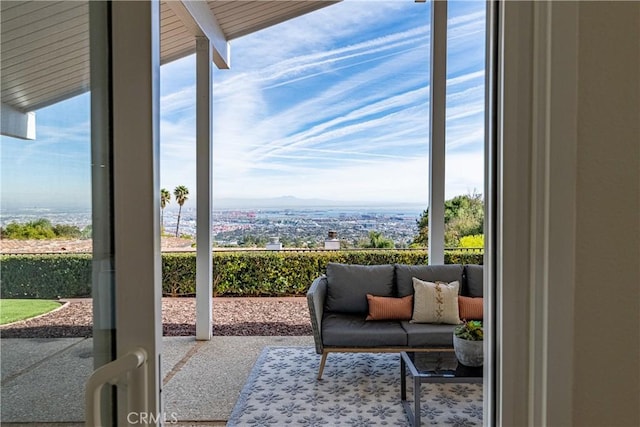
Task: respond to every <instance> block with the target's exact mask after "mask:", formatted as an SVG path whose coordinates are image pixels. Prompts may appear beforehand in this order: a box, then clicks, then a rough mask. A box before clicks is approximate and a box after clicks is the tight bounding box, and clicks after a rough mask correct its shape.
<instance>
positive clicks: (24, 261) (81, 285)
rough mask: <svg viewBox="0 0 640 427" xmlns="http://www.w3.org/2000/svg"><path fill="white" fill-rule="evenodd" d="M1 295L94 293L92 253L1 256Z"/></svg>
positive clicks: (73, 295)
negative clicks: (92, 287) (92, 284)
mask: <svg viewBox="0 0 640 427" xmlns="http://www.w3.org/2000/svg"><path fill="white" fill-rule="evenodd" d="M0 281H1V285H0V297H1V298H41V299H55V298H72V297H73V298H80V297H90V296H91V255H89V254H72V255H67V254H62V255H57V254H56V255H53V254H46V255H9V256H1V257H0Z"/></svg>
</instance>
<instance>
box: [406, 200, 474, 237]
mask: <svg viewBox="0 0 640 427" xmlns="http://www.w3.org/2000/svg"><path fill="white" fill-rule="evenodd" d="M416 222H417V225H418V235H417V236H415V237H414V239H413V243H412V246H427V245H428V243H429V209H426V210H424V211H423V212H422V215H420V218H419V219H418V220H417V221H416ZM483 226H484V201H483V200H482V195H480V194H475V193H474V194H467V195H463V196H456V197H454V198H453V199H449V200H446V201H445V202H444V245H445V246H446V247H459V246H460V239H461V238H463V237H464V236H473V235H481V234H482V233H483ZM476 241H478V240H476Z"/></svg>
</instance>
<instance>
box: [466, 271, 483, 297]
mask: <svg viewBox="0 0 640 427" xmlns="http://www.w3.org/2000/svg"><path fill="white" fill-rule="evenodd" d="M464 269H465V273H466V276H467V280H466V283H465V285H464V287H463V289H462V295H466V296H469V297H481V296H482V291H483V286H482V283H483V280H484V279H483V277H484V276H483V268H482V266H481V265H475V264H467V265H465V266H464Z"/></svg>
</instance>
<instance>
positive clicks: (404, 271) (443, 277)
mask: <svg viewBox="0 0 640 427" xmlns="http://www.w3.org/2000/svg"><path fill="white" fill-rule="evenodd" d="M414 278H416V279H418V281H425V282H433V283H436V282H438V283H439V282H442V283H447V284H448V283H451V282H455V281H457V282H458V283H459V285H460V286H459V288H458V289H459V290H458V293H459V295H462V296H466V297H474V298H473V299H472V300H473V301H475V302H476V303H479V304H480V309H481V307H482V299H479V298H478V297H482V295H483V269H482V266H481V265H461V264H447V265H435V266H431V265H406V264H395V265H392V264H385V265H370V266H365V265H353V264H352V265H349V264H338V263H329V264H328V265H327V274H326V275H323V276H321V277H318V278H317V279H316V280H314V281H313V283H312V285H311V287H310V288H309V291H308V292H307V302H308V304H309V314H310V316H311V326H312V329H313V337H314V340H315V345H316V352H317V353H318V354H322V359H321V362H320V369H319V372H318V379H321V377H322V371H323V370H324V365H325V362H326V359H327V355H328V354H329V353H331V352H400V351H432V350H442V349H447V350H449V349H452V348H453V329H454V328H455V324H442V323H414V322H413V321H409V319H406V320H367V316H368V315H370V308H371V307H370V302H371V303H373V300H369V299H368V298H367V294H369V296H370V297H371V296H372V295H374V296H377V297H383V298H381V299H383V300H385V301H391V302H395V301H396V300H397V301H398V302H399V301H400V298H402V297H408V296H409V295H413V294H414V280H413V279H414ZM433 283H431V285H433ZM389 297H393V299H391V298H389ZM476 298H478V299H476ZM409 299H413V297H410V298H409ZM455 299H456V300H458V298H457V297H455ZM467 300H468V299H467ZM418 302H419V301H418V299H417V298H416V303H418ZM411 304H413V302H411ZM456 304H457V302H456ZM476 305H477V304H476ZM416 308H418V307H414V308H413V310H414V311H415V309H416ZM410 310H411V309H410ZM480 316H481V314H480ZM467 320H470V319H467Z"/></svg>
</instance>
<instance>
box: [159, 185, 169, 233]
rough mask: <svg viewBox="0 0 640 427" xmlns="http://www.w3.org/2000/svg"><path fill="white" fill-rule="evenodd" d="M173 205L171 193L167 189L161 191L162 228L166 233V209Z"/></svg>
mask: <svg viewBox="0 0 640 427" xmlns="http://www.w3.org/2000/svg"><path fill="white" fill-rule="evenodd" d="M168 203H171V193H169V190H167V189H166V188H163V189H161V190H160V226H161V227H162V231H163V232H164V208H165V207H166V206H167V204H168Z"/></svg>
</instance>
